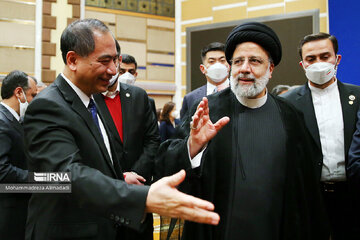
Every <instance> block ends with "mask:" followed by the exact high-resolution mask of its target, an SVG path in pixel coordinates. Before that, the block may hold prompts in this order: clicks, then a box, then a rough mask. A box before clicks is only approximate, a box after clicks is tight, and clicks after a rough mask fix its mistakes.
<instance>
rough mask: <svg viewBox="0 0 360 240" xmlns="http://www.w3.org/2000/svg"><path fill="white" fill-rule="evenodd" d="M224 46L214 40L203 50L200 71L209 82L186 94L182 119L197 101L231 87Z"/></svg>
mask: <svg viewBox="0 0 360 240" xmlns="http://www.w3.org/2000/svg"><path fill="white" fill-rule="evenodd" d="M224 48H225V46H224V44H223V43H219V42H213V43H210V44H209V45H207V46H205V47H204V48H203V49H202V50H201V60H202V64H200V71H201V72H202V73H203V74H204V75H205V77H206V80H207V83H206V84H205V85H203V86H201V87H199V88H197V89H195V90H194V91H191V92H189V93H188V94H186V95H185V96H184V99H183V104H182V107H181V110H180V120H181V121H183V120H184V117H185V115H186V113H187V111H188V110H189V109H190V108H191V107H192V105H193V104H194V103H195V102H197V101H199V100H201V99H202V98H203V97H206V96H207V95H210V94H213V93H215V92H217V91H221V90H223V89H225V88H227V87H229V79H228V76H229V70H230V67H229V64H228V63H227V62H226V58H225V53H224Z"/></svg>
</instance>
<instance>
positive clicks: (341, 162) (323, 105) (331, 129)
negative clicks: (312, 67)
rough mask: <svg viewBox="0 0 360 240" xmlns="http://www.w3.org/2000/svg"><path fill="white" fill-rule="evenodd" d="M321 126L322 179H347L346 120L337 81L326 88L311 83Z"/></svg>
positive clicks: (319, 125) (318, 123) (317, 119)
mask: <svg viewBox="0 0 360 240" xmlns="http://www.w3.org/2000/svg"><path fill="white" fill-rule="evenodd" d="M309 88H310V90H311V96H312V100H313V104H314V110H315V116H316V121H317V125H318V128H319V135H320V142H321V150H322V154H323V167H322V171H321V181H345V180H346V174H345V147H344V120H343V114H342V107H341V102H340V94H339V89H338V85H337V81H335V82H334V83H332V84H331V85H329V86H328V87H326V88H324V89H320V88H316V87H313V86H311V85H310V84H309Z"/></svg>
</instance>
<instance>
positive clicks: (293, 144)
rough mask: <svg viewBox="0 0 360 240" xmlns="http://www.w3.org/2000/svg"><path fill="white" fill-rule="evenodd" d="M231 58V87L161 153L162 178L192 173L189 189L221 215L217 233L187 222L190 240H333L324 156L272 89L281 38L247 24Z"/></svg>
mask: <svg viewBox="0 0 360 240" xmlns="http://www.w3.org/2000/svg"><path fill="white" fill-rule="evenodd" d="M225 54H226V58H227V61H228V62H229V63H230V65H231V79H230V84H231V88H229V89H226V90H223V91H221V92H218V93H216V94H213V95H211V96H208V97H207V98H203V99H202V101H201V102H200V103H199V104H198V105H195V106H194V107H193V108H192V110H191V113H193V114H191V115H189V116H190V117H189V118H188V119H187V121H185V122H184V123H183V124H182V129H183V131H187V132H188V133H189V136H188V137H187V138H185V140H180V139H175V140H172V141H169V142H166V143H165V144H163V145H162V146H161V147H160V153H161V155H160V158H159V161H158V162H157V163H158V164H157V170H159V171H160V175H169V174H171V173H173V172H176V171H177V170H178V169H187V171H188V179H187V182H185V183H184V184H183V185H182V186H180V187H181V188H182V190H183V191H188V192H190V193H192V194H194V195H196V196H199V197H202V198H204V199H207V200H209V201H211V202H213V203H214V204H215V211H217V212H218V213H219V214H220V224H219V225H218V226H216V227H215V226H210V225H204V224H197V223H192V222H186V223H185V227H184V233H183V234H184V239H186V240H187V239H194V240H195V239H196V240H199V239H200V240H205V239H206V240H207V239H212V240H214V239H218V240H223V239H226V240H235V239H245V240H248V239H254V240H269V239H275V240H276V239H277V240H280V239H287V240H293V239H299V240H300V239H301V240H306V239H329V232H328V229H327V225H326V224H325V222H326V221H325V220H324V219H325V217H324V209H323V206H322V203H321V195H320V191H319V186H318V185H319V182H318V181H317V180H316V177H315V173H314V166H313V165H314V162H313V159H314V156H315V154H318V153H316V152H313V150H312V148H311V144H312V142H311V141H312V139H311V138H310V137H309V135H308V134H307V132H306V130H305V127H304V125H303V122H302V120H301V118H300V117H299V115H298V113H297V112H296V110H295V109H294V107H293V106H291V105H289V104H287V103H286V102H285V101H284V100H282V99H278V98H275V97H273V96H271V95H269V94H268V92H267V89H266V85H267V82H268V81H269V79H270V78H271V75H272V72H273V71H274V68H275V66H276V65H277V64H279V62H280V60H281V44H280V40H279V38H278V37H277V35H276V33H275V32H274V31H273V30H272V29H271V28H269V27H268V26H266V25H264V24H262V23H257V22H251V23H245V24H242V25H239V26H237V27H235V28H234V29H233V30H232V31H231V33H230V34H229V36H228V38H227V41H226V46H225ZM191 116H192V117H191ZM169 159H171V161H168V160H169Z"/></svg>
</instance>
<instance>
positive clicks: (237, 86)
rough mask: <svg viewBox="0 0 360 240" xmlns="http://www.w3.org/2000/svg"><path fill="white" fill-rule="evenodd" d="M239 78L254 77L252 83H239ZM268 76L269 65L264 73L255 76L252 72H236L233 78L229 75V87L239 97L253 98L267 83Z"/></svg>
mask: <svg viewBox="0 0 360 240" xmlns="http://www.w3.org/2000/svg"><path fill="white" fill-rule="evenodd" d="M239 78H251V79H255V81H254V83H253V84H241V83H239V80H238V79H239ZM269 78H270V66H269V68H268V69H267V71H266V73H265V74H264V75H263V76H261V77H259V78H255V76H254V75H253V74H242V73H240V74H238V75H237V76H236V77H235V78H234V77H233V76H232V75H231V77H230V87H231V91H233V93H234V94H235V95H236V97H237V98H239V97H246V98H253V97H256V96H257V95H259V94H260V93H261V92H262V91H263V90H264V88H265V87H266V85H267V83H268V82H269Z"/></svg>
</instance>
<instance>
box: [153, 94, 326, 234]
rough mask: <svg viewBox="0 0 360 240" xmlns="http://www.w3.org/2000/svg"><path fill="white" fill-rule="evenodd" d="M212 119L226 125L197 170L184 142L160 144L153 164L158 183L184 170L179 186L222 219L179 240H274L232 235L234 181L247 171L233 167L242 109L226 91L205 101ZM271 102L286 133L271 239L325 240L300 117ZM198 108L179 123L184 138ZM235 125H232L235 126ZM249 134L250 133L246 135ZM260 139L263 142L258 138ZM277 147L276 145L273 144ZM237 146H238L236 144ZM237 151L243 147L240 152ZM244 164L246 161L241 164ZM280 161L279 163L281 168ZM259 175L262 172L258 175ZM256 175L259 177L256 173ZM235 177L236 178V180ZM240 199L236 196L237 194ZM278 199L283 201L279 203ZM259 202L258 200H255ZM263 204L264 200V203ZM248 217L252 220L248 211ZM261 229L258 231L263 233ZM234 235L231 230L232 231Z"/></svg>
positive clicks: (189, 225) (188, 229)
mask: <svg viewBox="0 0 360 240" xmlns="http://www.w3.org/2000/svg"><path fill="white" fill-rule="evenodd" d="M208 99H209V109H210V119H211V120H212V121H213V122H216V121H217V120H218V119H220V118H221V117H223V116H229V117H230V122H229V123H228V124H227V125H226V126H225V127H224V128H223V129H222V130H220V132H219V133H218V134H217V135H216V136H215V137H214V138H213V139H212V140H211V141H210V142H209V143H208V146H207V148H206V150H205V152H204V154H203V157H202V161H201V165H200V167H198V168H196V169H192V168H191V164H190V161H189V158H188V151H187V147H186V142H187V138H185V139H172V140H169V141H167V142H165V143H163V144H162V145H161V147H160V150H159V157H158V159H157V161H156V168H155V169H156V171H157V177H161V176H166V175H170V174H173V173H175V172H177V171H178V170H180V169H186V171H187V178H186V180H185V182H184V183H183V184H182V185H181V186H180V189H181V190H182V191H184V192H187V193H190V194H192V195H195V196H197V197H200V198H202V199H206V200H208V201H210V202H213V203H214V205H215V211H216V212H217V213H219V215H220V223H219V225H218V226H210V225H205V224H197V223H193V222H186V223H185V227H184V233H183V239H185V240H189V239H194V240H214V239H218V240H225V239H226V240H232V239H244V240H247V239H257V240H262V239H264V240H265V239H266V240H268V239H273V237H272V236H271V237H270V236H269V238H260V237H258V238H254V236H253V235H247V234H249V231H244V233H243V234H242V232H241V231H238V232H239V233H238V234H239V236H233V235H232V234H231V233H232V232H231V227H234V226H233V225H232V224H231V219H232V217H233V211H234V209H239V208H234V205H235V204H236V203H237V202H234V199H236V198H234V195H235V194H236V192H238V191H235V186H236V185H237V186H239V185H238V183H236V178H239V177H240V178H241V177H242V178H245V179H246V174H247V172H246V169H245V170H244V172H243V173H242V172H241V171H240V174H239V172H236V170H239V169H240V170H241V168H239V167H237V165H236V164H237V163H238V161H239V158H238V157H236V156H237V155H236V153H235V152H234V150H236V149H237V148H236V147H235V146H234V145H235V140H234V139H235V137H238V132H237V130H235V129H236V125H237V121H238V120H239V118H238V116H239V115H237V114H241V112H242V111H244V109H246V108H245V107H239V105H240V104H239V102H238V101H237V99H236V97H235V95H234V94H233V93H232V92H231V90H230V89H226V90H224V91H221V92H219V93H217V94H214V95H211V96H208ZM269 100H270V101H273V102H274V103H275V104H276V105H277V109H278V111H279V113H280V117H281V121H282V125H283V127H284V130H285V146H284V148H285V156H286V159H285V161H283V163H282V164H283V170H284V172H283V174H282V175H283V177H284V180H283V190H282V191H279V193H282V195H281V196H279V200H280V201H281V204H282V207H280V208H281V210H280V211H281V213H279V214H280V215H281V217H280V218H279V224H278V226H279V229H276V230H274V231H277V233H276V234H274V235H273V236H278V239H287V240H297V239H299V240H306V239H316V240H318V239H328V237H329V232H328V228H327V224H326V220H325V219H326V218H325V217H324V209H323V205H322V201H321V195H320V187H319V182H318V181H317V180H316V178H315V162H314V161H313V156H314V153H313V152H312V151H313V150H312V148H310V147H309V144H312V142H311V138H309V137H308V133H307V131H306V130H305V128H304V125H303V123H302V121H301V117H300V116H299V115H298V113H297V112H296V110H295V109H294V108H293V107H292V106H291V105H289V104H287V103H286V102H285V101H284V100H282V99H279V98H274V97H273V96H271V95H269V96H268V100H267V101H269ZM195 110H196V107H195V106H194V107H193V108H192V110H191V111H190V114H189V115H188V116H189V117H188V120H187V121H185V122H183V124H182V126H181V128H182V131H183V132H189V121H190V120H191V117H190V116H192V115H193V113H194V112H195ZM235 123H236V124H235ZM249 131H251V130H250V129H249ZM257 137H258V138H261V137H262V136H257ZM245 141H246V139H245ZM273 141H277V139H273ZM238 144H239V143H238ZM240 151H241V146H240ZM240 160H241V161H244V159H240ZM280 162H281V161H279V163H280ZM242 164H243V162H242ZM259 170H260V169H259ZM259 174H260V171H259ZM235 176H236V177H235ZM237 194H238V193H237ZM243 197H244V198H247V199H248V200H249V201H251V199H252V198H256V197H255V196H254V194H252V193H251V192H248V191H244V193H243ZM280 198H281V199H280ZM256 200H259V199H256ZM264 201H266V199H264ZM243 211H249V212H247V213H246V214H248V216H251V209H248V210H247V209H243ZM248 224H250V225H251V226H252V227H254V228H255V229H256V227H257V224H258V223H257V222H256V221H253V220H252V219H251V218H249V223H248ZM261 228H262V227H261V226H260V225H259V229H258V231H262V230H263V229H261ZM232 229H234V228H232ZM230 237H231V238H230Z"/></svg>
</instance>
